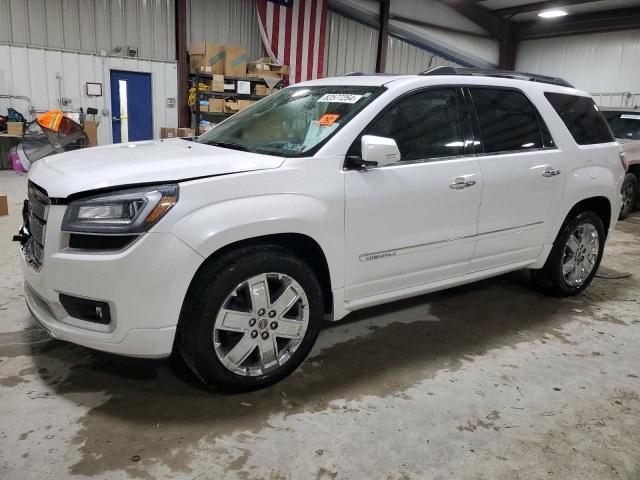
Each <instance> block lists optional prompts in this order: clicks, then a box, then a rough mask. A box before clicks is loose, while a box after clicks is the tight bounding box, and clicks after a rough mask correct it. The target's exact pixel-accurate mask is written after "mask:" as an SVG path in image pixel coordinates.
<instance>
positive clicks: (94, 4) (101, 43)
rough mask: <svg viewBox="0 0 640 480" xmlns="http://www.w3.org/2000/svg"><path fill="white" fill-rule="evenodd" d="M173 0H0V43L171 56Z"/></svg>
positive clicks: (142, 56) (120, 54)
mask: <svg viewBox="0 0 640 480" xmlns="http://www.w3.org/2000/svg"><path fill="white" fill-rule="evenodd" d="M174 31H175V11H174V0H126V1H123V0H0V43H1V44H8V45H22V46H38V47H46V48H53V49H60V50H68V51H77V52H83V53H98V54H99V53H101V52H104V54H105V55H107V56H113V57H128V56H129V53H128V52H129V49H134V50H136V55H135V57H137V58H140V59H146V60H161V61H173V60H175V59H176V46H175V34H174Z"/></svg>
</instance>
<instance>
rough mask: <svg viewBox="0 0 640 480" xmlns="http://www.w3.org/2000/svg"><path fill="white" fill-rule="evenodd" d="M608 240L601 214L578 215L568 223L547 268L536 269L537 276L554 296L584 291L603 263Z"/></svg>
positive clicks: (548, 261) (534, 271) (556, 243)
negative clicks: (605, 244)
mask: <svg viewBox="0 0 640 480" xmlns="http://www.w3.org/2000/svg"><path fill="white" fill-rule="evenodd" d="M604 241H605V231H604V225H603V224H602V219H601V218H600V216H599V215H598V214H596V213H595V212H592V211H586V212H580V213H578V214H576V215H575V216H573V217H572V218H570V219H568V220H567V221H566V222H565V224H564V226H563V228H562V230H561V231H560V234H559V235H558V238H557V239H556V241H555V243H554V245H553V248H552V250H551V253H550V254H549V258H548V259H547V262H546V263H545V265H544V267H543V268H542V269H540V270H532V277H533V279H534V280H535V281H536V282H537V283H538V285H540V286H541V287H542V288H543V289H544V290H546V291H547V292H549V293H551V294H553V295H557V296H571V295H576V294H578V293H580V292H582V291H583V290H584V289H585V288H587V286H589V284H590V283H591V281H592V280H593V277H594V276H595V274H596V272H597V270H598V267H599V266H600V261H601V260H602V253H603V251H604Z"/></svg>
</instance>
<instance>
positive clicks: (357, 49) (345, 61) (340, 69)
mask: <svg viewBox="0 0 640 480" xmlns="http://www.w3.org/2000/svg"><path fill="white" fill-rule="evenodd" d="M328 22H329V23H328V24H327V38H328V40H327V55H326V62H325V72H326V73H325V75H326V76H328V77H334V76H337V75H342V74H343V73H348V72H375V70H376V51H377V49H378V30H376V29H375V28H371V27H369V26H367V25H364V24H362V23H358V22H356V21H354V20H351V19H348V18H347V17H344V16H342V15H340V14H338V13H335V12H332V11H329V15H328Z"/></svg>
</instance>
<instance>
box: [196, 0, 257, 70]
mask: <svg viewBox="0 0 640 480" xmlns="http://www.w3.org/2000/svg"><path fill="white" fill-rule="evenodd" d="M188 28H189V32H188V39H189V42H202V41H207V42H212V43H223V44H227V45H240V46H242V47H245V48H246V49H247V54H248V55H249V58H251V59H257V58H260V57H262V56H263V54H262V40H261V39H260V30H259V27H258V15H257V12H256V2H255V0H215V1H213V0H190V1H189V22H188Z"/></svg>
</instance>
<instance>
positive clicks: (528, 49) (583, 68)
mask: <svg viewBox="0 0 640 480" xmlns="http://www.w3.org/2000/svg"><path fill="white" fill-rule="evenodd" d="M516 69H517V70H520V71H528V72H532V73H541V74H544V75H556V76H559V77H562V78H564V79H566V80H568V81H569V82H571V83H573V84H574V85H575V86H576V87H577V88H579V89H581V90H585V91H588V92H592V93H593V92H598V93H602V92H629V91H630V92H634V93H636V92H638V91H640V81H639V80H638V79H639V78H640V31H639V30H630V31H625V32H611V33H599V34H593V35H577V36H570V37H559V38H550V39H541V40H529V41H525V42H522V43H521V44H520V46H519V48H518V56H517V60H516Z"/></svg>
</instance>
